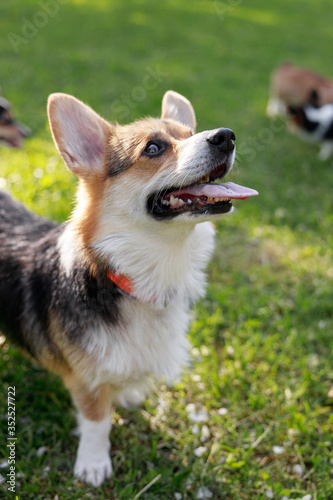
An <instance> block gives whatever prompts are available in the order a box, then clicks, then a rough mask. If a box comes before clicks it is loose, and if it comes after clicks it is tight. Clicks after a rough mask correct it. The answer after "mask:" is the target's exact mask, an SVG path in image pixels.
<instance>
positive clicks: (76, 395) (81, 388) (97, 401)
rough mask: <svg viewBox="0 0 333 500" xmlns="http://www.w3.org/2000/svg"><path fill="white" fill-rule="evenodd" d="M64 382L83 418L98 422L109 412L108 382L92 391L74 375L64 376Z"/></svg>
mask: <svg viewBox="0 0 333 500" xmlns="http://www.w3.org/2000/svg"><path fill="white" fill-rule="evenodd" d="M64 382H65V385H66V387H67V389H68V390H69V391H70V393H71V394H72V397H73V399H74V402H75V403H76V405H77V406H78V407H79V408H80V410H81V412H82V413H83V415H84V417H85V418H87V419H89V420H93V421H94V422H99V421H101V420H103V418H105V417H106V416H107V415H108V414H109V413H110V409H111V386H110V384H101V385H100V386H99V387H97V389H95V390H94V392H90V391H89V390H88V389H87V387H86V385H85V384H84V383H82V381H80V380H79V379H77V378H75V377H74V376H68V377H64Z"/></svg>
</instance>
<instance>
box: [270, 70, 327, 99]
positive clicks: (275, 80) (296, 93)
mask: <svg viewBox="0 0 333 500" xmlns="http://www.w3.org/2000/svg"><path fill="white" fill-rule="evenodd" d="M313 90H316V91H317V93H318V96H319V104H320V105H323V104H329V103H332V102H333V81H331V80H329V79H327V78H325V77H323V76H321V75H318V74H316V73H314V72H313V71H310V70H307V69H303V68H299V67H297V66H293V65H292V64H289V63H285V64H282V65H281V66H279V67H278V68H277V69H276V70H275V71H274V73H273V74H272V79H271V97H273V98H278V99H281V100H282V101H283V102H284V103H285V104H286V105H287V106H288V105H291V106H303V105H304V104H306V103H308V102H309V97H310V95H311V92H312V91H313Z"/></svg>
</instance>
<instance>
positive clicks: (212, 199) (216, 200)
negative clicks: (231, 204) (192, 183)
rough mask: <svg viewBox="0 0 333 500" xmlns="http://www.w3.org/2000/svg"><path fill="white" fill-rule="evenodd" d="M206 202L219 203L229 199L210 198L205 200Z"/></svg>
mask: <svg viewBox="0 0 333 500" xmlns="http://www.w3.org/2000/svg"><path fill="white" fill-rule="evenodd" d="M207 201H212V202H214V203H219V202H221V201H230V198H211V197H210V196H209V197H208V198H207Z"/></svg>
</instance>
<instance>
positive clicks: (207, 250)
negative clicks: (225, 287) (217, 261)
mask: <svg viewBox="0 0 333 500" xmlns="http://www.w3.org/2000/svg"><path fill="white" fill-rule="evenodd" d="M213 248H214V229H213V226H212V225H211V224H210V223H201V224H197V225H195V226H190V227H188V226H185V227H184V226H182V225H180V226H179V227H176V228H175V227H169V226H167V227H163V228H161V229H160V230H159V231H150V230H148V229H147V227H144V226H141V227H140V226H137V227H136V228H135V229H134V228H132V229H131V230H130V231H124V230H123V231H121V232H116V233H109V234H108V235H106V236H104V237H103V238H101V239H99V240H98V241H96V242H95V243H94V245H93V249H94V252H96V254H97V256H98V258H102V259H103V260H105V259H107V262H108V264H109V268H110V269H112V270H116V271H117V272H118V273H120V274H121V275H123V276H126V277H127V278H128V279H129V280H130V281H131V290H132V295H134V296H135V297H136V298H139V299H140V300H142V301H144V302H150V303H151V302H154V303H155V304H165V303H168V302H169V301H170V300H172V299H173V298H174V297H175V296H178V297H182V298H183V299H185V300H189V301H190V302H192V301H195V300H196V299H197V298H198V297H199V296H201V295H202V294H203V293H204V288H205V275H204V269H205V267H206V265H207V262H208V260H209V258H210V257H211V254H212V251H213Z"/></svg>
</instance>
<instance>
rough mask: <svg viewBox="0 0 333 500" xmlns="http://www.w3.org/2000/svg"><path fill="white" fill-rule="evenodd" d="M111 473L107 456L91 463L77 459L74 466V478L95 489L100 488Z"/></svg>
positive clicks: (110, 465) (81, 458)
mask: <svg viewBox="0 0 333 500" xmlns="http://www.w3.org/2000/svg"><path fill="white" fill-rule="evenodd" d="M111 473H112V463H111V459H110V457H109V456H106V457H104V458H101V459H95V460H91V461H90V460H87V458H85V459H83V457H78V458H77V459H76V462H75V465H74V476H75V477H76V478H77V479H81V480H82V481H85V482H86V483H89V484H91V485H92V486H95V487H97V486H100V485H101V484H102V483H103V482H104V481H105V479H108V478H109V477H110V476H111Z"/></svg>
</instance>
